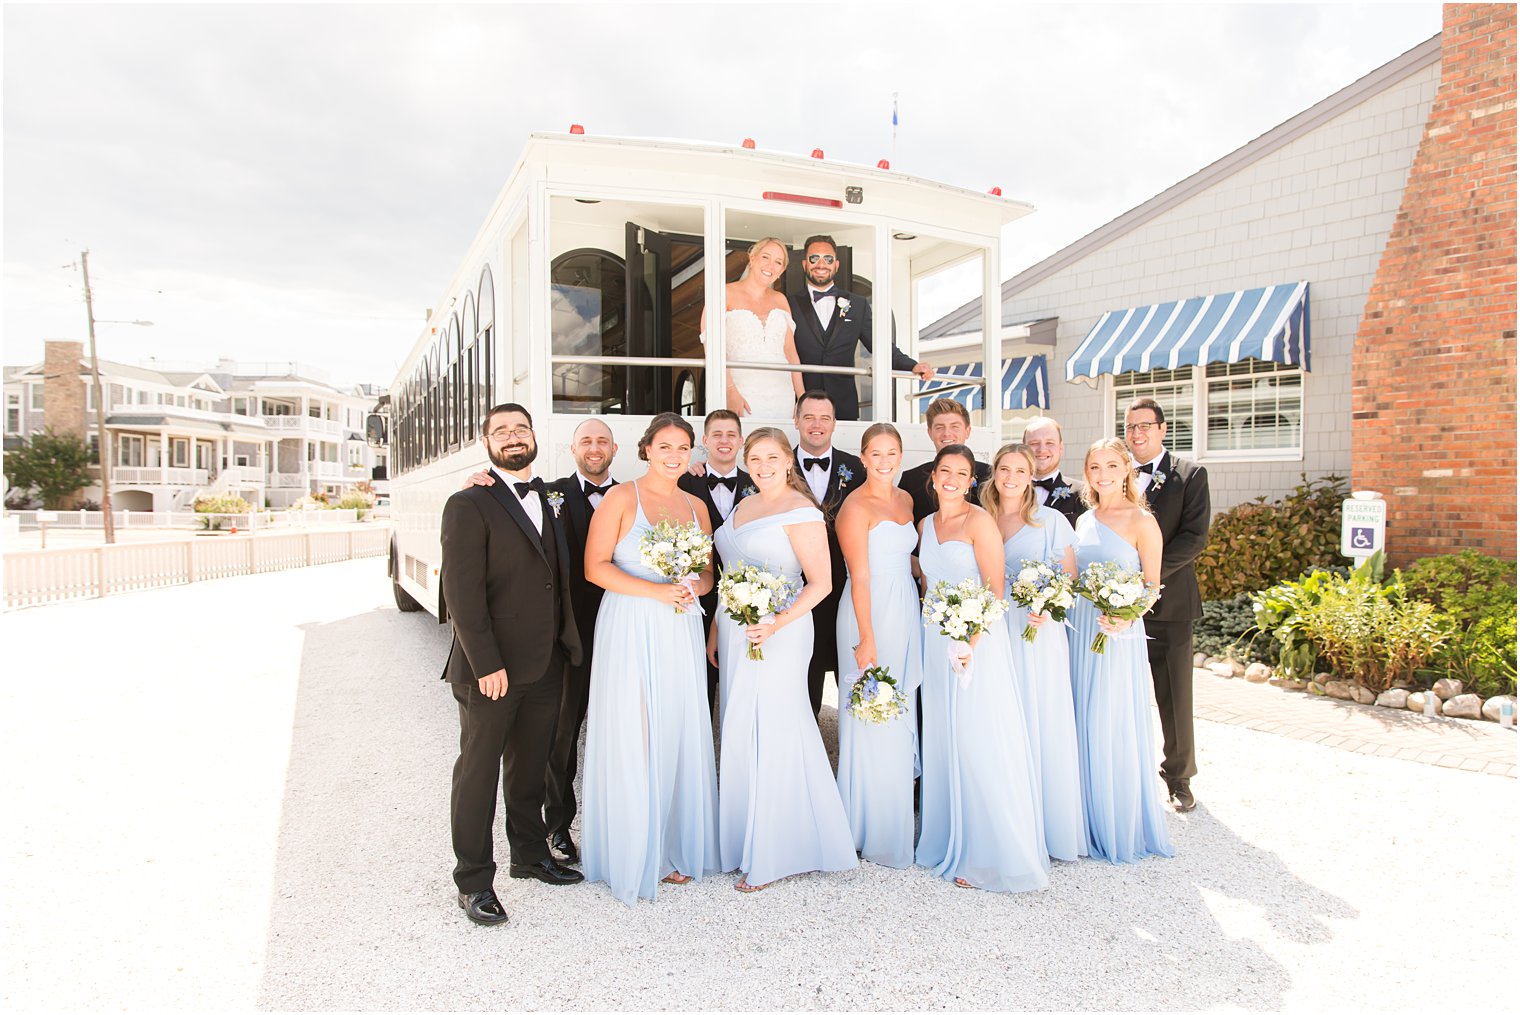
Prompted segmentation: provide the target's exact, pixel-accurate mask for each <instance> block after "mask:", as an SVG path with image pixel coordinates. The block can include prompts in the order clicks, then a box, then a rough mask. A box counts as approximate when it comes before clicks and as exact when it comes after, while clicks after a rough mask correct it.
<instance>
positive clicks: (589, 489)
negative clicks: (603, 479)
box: [581, 479, 612, 500]
mask: <svg viewBox="0 0 1520 1015" xmlns="http://www.w3.org/2000/svg"><path fill="white" fill-rule="evenodd" d="M610 489H612V484H611V483H608V484H607V485H606V486H597V485H596V484H595V483H588V482H587V481H586V480H584V479H583V480H581V490H582V492H584V493H585V494H586V499H587V500H590V499H591V495H592V494H598V493H599V494H603V495H605V494H606V493H607V491H608V490H610Z"/></svg>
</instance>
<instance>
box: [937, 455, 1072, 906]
mask: <svg viewBox="0 0 1520 1015" xmlns="http://www.w3.org/2000/svg"><path fill="white" fill-rule="evenodd" d="M974 468H975V459H973V458H972V457H971V451H970V450H969V449H968V448H966V446H965V445H962V444H951V445H949V446H947V447H943V448H941V449H940V451H939V454H937V455H936V456H935V458H934V468H933V470H932V471H931V473H930V475H931V477H932V478H933V482H934V487H933V492H934V494H935V495H936V496H937V498H938V501H939V510H937V511H935V513H934V514H932V515H930V516H928V517H927V518H925V519H924V521H923V534H922V537H921V538H920V540H919V549H918V561H919V566H920V567H921V568H922V569H923V573H924V581H925V588H926V590H927V589H933V588H934V585H935V583H936V582H941V581H944V582H950V583H951V584H956V583H959V582H961V581H964V580H966V579H968V578H974V579H976V580H978V581H980V582H982V583H983V584H985V585H988V586H989V587H991V588H994V589H998V590H1001V589H1002V587H1003V547H1002V540H1001V539H1000V538H999V537H998V528H997V523H996V522H994V521H993V520H992V516H991V515H989V514H988V513H987V512H986V511H983V510H982V509H981V508H980V507H977V506H976V505H974V504H972V503H971V502H970V501H968V500H967V499H966V493H967V491H968V490H969V489H970V488H971V483H972V479H973V476H974V472H973V469H974ZM949 648H950V639H948V638H946V637H945V636H944V635H943V634H941V633H940V632H939V627H938V625H934V624H927V623H926V624H925V625H924V683H923V710H924V741H923V777H922V779H921V780H920V783H919V786H920V794H921V800H922V805H921V809H920V814H921V824H920V829H919V834H918V851H917V861H918V863H919V864H921V865H922V866H925V867H929V868H931V869H932V870H933V871H934V873H935V874H936V875H937V876H939V877H942V878H944V879H946V880H947V881H954V882H955V884H957V885H960V886H961V887H962V888H984V889H987V890H989V891H996V892H1023V891H1029V890H1031V889H1036V888H1044V887H1045V886H1046V885H1047V884H1049V881H1050V875H1049V871H1050V857H1049V856H1048V855H1046V852H1045V833H1044V830H1043V828H1042V825H1043V818H1042V815H1041V805H1040V788H1039V781H1038V779H1037V778H1036V776H1035V765H1034V758H1033V756H1032V754H1031V752H1030V749H1029V737H1028V734H1027V733H1026V729H1027V726H1026V724H1025V722H1024V710H1023V708H1022V707H1021V706H1020V704H1019V695H1018V689H1017V687H1016V686H1015V682H1014V674H1013V650H1012V648H1011V647H1010V646H1009V644H1008V628H1007V626H1006V625H1005V624H1003V623H1001V622H999V623H996V624H994V625H993V626H992V629H991V630H989V631H986V632H984V633H983V634H982V635H980V636H979V637H978V638H977V641H976V644H975V645H974V646H972V657H971V659H972V669H971V678H970V680H969V682H967V683H966V685H965V686H964V687H963V686H961V679H960V677H958V676H957V675H956V674H955V673H954V672H952V670H951V668H950V659H949V654H948V650H949Z"/></svg>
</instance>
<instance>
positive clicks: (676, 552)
mask: <svg viewBox="0 0 1520 1015" xmlns="http://www.w3.org/2000/svg"><path fill="white" fill-rule="evenodd" d="M712 545H713V543H712V537H711V536H709V535H708V534H707V533H705V532H703V531H702V526H700V525H698V524H697V523H696V522H671V521H663V522H660V523H659V524H658V525H654V526H651V527H650V529H649V531H648V532H646V533H644V537H643V538H642V539H641V540H639V559H640V560H641V561H643V563H644V566H645V567H647V568H649V569H650V570H651V571H653V572H655V573H656V574H658V575H660V576H661V577H663V578H664V579H665V580H666V581H668V582H670V583H671V584H672V585H685V586H686V587H687V589H688V590H690V591H691V593H692V598H693V599H695V598H696V590H695V589H693V588H692V581H693V580H694V579H695V578H696V577H697V576H698V575H700V574H701V573H702V572H703V571H704V570H705V569H706V568H707V562H708V561H709V560H711V559H712ZM676 612H677V613H686V612H687V611H686V610H683V609H681V608H680V607H677V608H676Z"/></svg>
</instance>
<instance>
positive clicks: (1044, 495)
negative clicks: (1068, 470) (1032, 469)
mask: <svg viewBox="0 0 1520 1015" xmlns="http://www.w3.org/2000/svg"><path fill="white" fill-rule="evenodd" d="M1060 474H1061V470H1060V469H1052V470H1051V471H1050V472H1048V473H1046V474H1045V475H1043V476H1036V477H1034V481H1035V482H1036V483H1043V482H1045V480H1047V479H1050V478H1052V477H1054V476H1059V475H1060ZM1050 494H1051V491H1049V490H1047V489H1045V488H1044V487H1043V486H1037V487H1035V488H1034V499H1035V502H1036V503H1038V504H1042V505H1043V504H1044V503H1045V502H1046V501H1048V500H1050Z"/></svg>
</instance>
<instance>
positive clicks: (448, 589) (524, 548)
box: [438, 403, 581, 924]
mask: <svg viewBox="0 0 1520 1015" xmlns="http://www.w3.org/2000/svg"><path fill="white" fill-rule="evenodd" d="M482 430H483V431H484V433H483V435H482V437H481V440H482V442H483V443H484V444H485V446H486V454H487V456H488V457H489V458H490V460H491V471H492V472H493V473H494V474H495V479H496V481H495V482H494V483H493V484H492V485H490V486H469V487H466V488H465V489H463V490H461V491H459V492H458V493H456V494H454V495H453V496H451V497H450V498H449V499H448V501H446V502H445V503H444V506H443V519H442V522H441V525H440V535H441V539H442V544H443V563H442V566H441V567H440V577H441V584H440V588H439V611H438V615H439V621H440V622H443V621H445V620H447V621H451V622H452V624H453V631H454V641H453V644H452V645H451V646H450V648H449V658H448V662H447V663H446V664H445V666H444V672H443V678H444V679H445V680H447V681H448V682H449V684H450V686H451V688H452V689H453V692H454V700H455V701H456V702H457V703H458V705H459V758H458V760H457V761H455V763H454V778H453V791H452V793H451V795H450V800H449V823H450V827H451V830H452V835H453V841H454V856H455V860H456V863H455V866H454V883H455V885H456V886H457V887H458V890H459V905H460V908H462V909H463V910H464V911H465V915H466V916H468V917H469V918H470V919H471V920H473V921H474V922H476V923H479V924H498V923H505V922H506V920H507V914H506V911H505V910H504V909H503V908H502V905H501V900H500V899H498V898H497V896H496V891H495V888H494V884H493V883H494V881H495V878H496V860H495V851H494V848H493V841H492V835H491V830H492V825H493V824H494V823H495V819H496V794H497V786H498V784H499V785H500V786H501V791H500V792H501V794H502V796H503V798H504V802H505V805H506V833H507V842H508V843H509V845H510V846H511V857H512V864H511V875H512V877H514V878H536V879H538V880H540V881H543V882H545V883H547V884H551V885H565V884H574V883H575V882H577V881H580V880H581V875H580V873H579V872H577V871H573V870H570V869H568V868H565V867H561V866H560V865H559V864H558V863H556V862H555V861H554V858H553V857H552V856H550V855H549V846H548V843H547V842H546V841H545V840H546V839H547V838H548V830H547V829H546V828H545V826H544V816H543V806H544V769H545V765H546V764H547V762H548V757H549V744H550V742H551V740H552V739H553V735H554V723H555V719H556V718H557V716H558V715H559V703H560V698H561V696H562V694H563V689H564V669H565V667H566V666H567V665H575V664H577V663H579V662H580V661H581V642H580V637H579V635H578V634H577V631H576V626H575V614H574V610H573V609H572V605H571V600H570V567H569V562H570V548H569V547H568V546H567V545H566V542H565V534H564V531H563V530H562V529H561V528H560V525H559V523H558V519H557V518H556V515H557V514H558V511H557V509H556V507H555V503H554V501H555V500H557V498H550V497H546V496H545V494H544V486H543V481H542V480H539V479H534V478H533V474H532V468H531V466H532V463H533V459H534V458H535V457H537V455H538V444H537V442H536V440H535V439H534V436H533V419H532V417H531V416H530V415H529V414H528V410H526V409H524V408H523V407H522V406H520V405H516V404H513V403H506V404H503V405H498V406H496V407H495V408H494V409H492V410H491V411H490V412H489V413H488V414H487V415H486V419H485V424H484V426H483V427H482Z"/></svg>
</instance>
